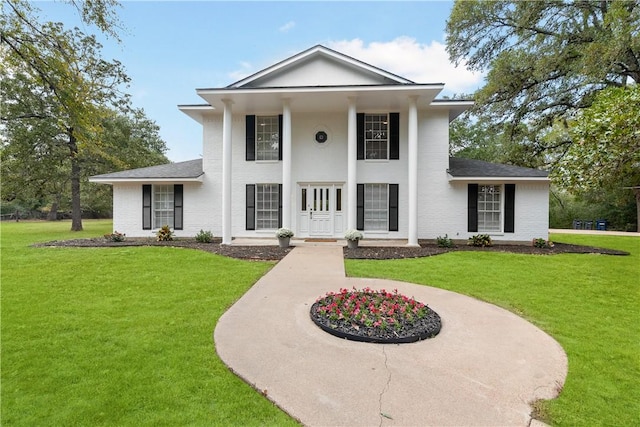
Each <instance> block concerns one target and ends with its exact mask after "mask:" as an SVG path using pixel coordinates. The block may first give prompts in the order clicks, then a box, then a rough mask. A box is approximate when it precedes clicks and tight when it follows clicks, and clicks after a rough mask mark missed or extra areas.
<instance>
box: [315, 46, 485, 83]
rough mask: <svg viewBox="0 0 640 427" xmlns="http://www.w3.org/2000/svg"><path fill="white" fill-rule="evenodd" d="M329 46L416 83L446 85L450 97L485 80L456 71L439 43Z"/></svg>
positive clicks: (460, 68) (466, 71)
mask: <svg viewBox="0 0 640 427" xmlns="http://www.w3.org/2000/svg"><path fill="white" fill-rule="evenodd" d="M327 46H328V47H329V48H331V49H334V50H336V51H338V52H341V53H344V54H346V55H349V56H351V57H353V58H355V59H358V60H360V61H363V62H366V63H367V64H371V65H374V66H376V67H378V68H382V69H383V70H386V71H389V72H392V73H394V74H397V75H399V76H401V77H404V78H407V79H409V80H412V81H414V82H416V83H444V84H445V89H444V91H445V92H446V93H447V94H454V93H470V92H473V91H475V90H476V89H477V88H478V87H479V86H480V85H481V83H482V79H483V77H484V75H483V74H482V73H478V72H472V71H469V70H467V69H466V67H465V66H464V64H460V65H459V66H458V67H456V66H455V65H454V64H452V63H451V62H449V55H448V54H447V52H446V47H445V45H444V44H442V43H440V42H437V41H432V42H431V43H430V44H422V43H418V42H417V41H416V40H415V39H414V38H411V37H405V36H402V37H398V38H396V39H394V40H392V41H389V42H371V43H369V44H368V45H366V44H365V43H364V42H363V41H362V40H360V39H353V40H341V41H332V42H329V43H328V44H327Z"/></svg>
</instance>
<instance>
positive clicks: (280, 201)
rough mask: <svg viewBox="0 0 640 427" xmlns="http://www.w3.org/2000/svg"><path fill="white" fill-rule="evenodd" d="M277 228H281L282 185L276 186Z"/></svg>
mask: <svg viewBox="0 0 640 427" xmlns="http://www.w3.org/2000/svg"><path fill="white" fill-rule="evenodd" d="M278 228H282V184H278Z"/></svg>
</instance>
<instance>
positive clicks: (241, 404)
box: [0, 220, 298, 427]
mask: <svg viewBox="0 0 640 427" xmlns="http://www.w3.org/2000/svg"><path fill="white" fill-rule="evenodd" d="M84 225H85V231H82V232H74V233H70V232H69V231H68V230H69V226H70V221H60V222H40V221H29V222H20V223H15V222H12V223H6V222H4V223H2V224H0V227H1V229H2V233H1V234H0V238H1V239H2V242H1V244H0V246H1V247H2V258H1V259H0V262H1V263H2V265H1V268H0V274H1V279H2V301H1V304H2V307H1V310H2V322H1V324H0V327H1V328H2V354H1V357H2V370H1V371H0V375H1V376H2V377H1V382H2V389H1V393H2V395H1V397H2V399H0V403H1V405H2V407H1V412H2V425H3V426H4V425H7V426H14V427H22V426H24V427H26V426H36V425H44V424H46V425H52V426H54V425H55V426H72V425H103V426H116V425H117V426H140V425H147V426H149V425H173V426H182V425H208V426H236V425H243V426H245V425H246V426H285V425H290V426H295V425H298V424H297V423H296V422H295V421H294V420H292V419H291V418H290V417H289V416H288V415H286V414H285V413H284V412H282V411H281V410H280V409H278V408H277V407H276V406H275V405H274V404H273V403H271V402H270V401H269V400H268V399H266V398H265V397H264V396H263V395H262V394H261V393H259V392H257V391H255V390H254V389H253V388H252V387H251V386H249V385H247V384H246V383H245V382H244V381H242V380H241V379H240V378H238V377H237V376H236V375H234V374H233V372H231V371H229V369H228V368H227V367H226V366H225V364H224V363H223V362H222V361H221V360H220V358H219V357H218V355H217V354H216V352H215V351H214V347H213V346H214V343H213V342H212V333H213V330H214V328H215V325H216V323H217V321H218V319H219V318H220V316H221V315H222V314H223V313H224V312H225V311H226V310H227V309H228V307H229V306H231V305H232V304H233V303H234V302H235V301H237V300H238V299H239V298H240V297H241V296H242V295H243V294H244V293H245V292H246V291H247V290H249V289H250V288H251V286H252V285H253V284H254V283H255V282H256V280H258V278H259V277H260V276H262V275H263V274H264V273H266V272H267V271H268V270H269V269H270V268H271V267H272V265H273V263H268V262H262V261H251V262H247V261H240V260H236V259H232V258H226V257H222V256H218V255H213V254H210V253H207V252H203V251H194V250H184V249H177V248H170V247H124V246H122V247H113V248H103V249H92V250H83V249H78V248H58V249H57V250H50V249H47V248H34V247H31V245H32V244H33V243H35V242H39V241H51V240H65V239H75V238H88V237H101V236H102V235H103V234H105V233H109V232H110V231H112V230H113V226H112V224H111V221H104V220H100V221H94V220H86V221H84ZM212 271H213V272H215V274H211V272H212ZM43 272H46V279H44V278H43ZM169 278H170V280H168V279H169ZM160 355H161V356H160Z"/></svg>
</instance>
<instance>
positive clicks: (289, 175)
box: [183, 84, 442, 246]
mask: <svg viewBox="0 0 640 427" xmlns="http://www.w3.org/2000/svg"><path fill="white" fill-rule="evenodd" d="M441 89H442V85H415V84H412V85H409V84H403V85H389V86H387V87H382V88H381V87H350V86H349V87H347V86H345V87H333V88H322V91H320V90H319V89H318V88H313V87H300V88H287V89H276V88H269V89H265V88H253V89H246V90H239V89H235V88H234V89H227V88H225V89H201V90H199V91H198V94H199V95H200V96H202V97H203V98H204V99H205V100H206V101H207V102H208V103H209V104H210V105H211V108H212V110H213V111H212V112H215V110H216V109H220V110H222V112H223V114H222V128H223V132H222V134H223V141H222V146H223V156H222V159H223V161H222V177H223V185H222V197H221V204H222V212H223V221H222V225H223V230H222V238H223V244H230V243H231V238H232V231H231V230H232V214H231V204H232V194H231V192H232V190H231V189H232V185H231V181H232V177H233V170H232V168H233V163H232V161H231V154H230V153H231V152H232V148H231V146H232V140H233V139H234V138H243V137H244V136H243V135H234V134H233V131H232V129H233V122H234V117H238V116H240V117H243V116H244V115H246V114H256V113H258V114H259V113H261V112H265V113H266V114H274V113H277V114H278V115H280V116H281V117H282V119H281V123H282V124H281V125H282V128H281V129H280V132H281V133H282V135H281V151H282V153H281V158H282V160H281V161H279V163H280V167H281V185H282V221H281V225H282V227H287V228H292V229H294V231H297V230H296V227H294V221H293V218H294V216H295V215H296V213H297V209H296V206H297V205H296V202H297V201H298V196H297V191H296V189H295V187H296V185H297V184H296V183H297V180H298V177H296V176H294V174H293V172H292V153H293V151H294V150H296V149H298V144H299V143H297V142H296V141H293V137H292V135H293V127H294V126H295V122H294V120H295V119H294V118H293V116H294V115H295V114H297V113H303V114H304V113H306V114H308V113H315V114H317V115H318V116H319V117H320V116H321V115H322V114H324V113H326V112H336V111H340V112H342V113H341V114H342V115H343V117H344V121H346V123H347V126H346V128H347V133H346V135H345V136H346V141H344V140H341V141H330V142H331V143H336V144H345V145H346V151H345V154H346V157H347V173H346V183H345V193H346V194H345V196H346V203H345V208H346V209H345V212H344V218H345V219H346V223H345V227H346V228H345V229H355V228H359V227H358V224H357V210H358V207H357V184H358V164H359V162H360V161H362V160H364V161H365V162H367V161H368V160H367V159H361V160H360V161H359V160H358V130H357V129H358V118H357V114H358V113H359V112H363V111H373V112H388V111H398V112H399V114H402V115H405V114H406V115H407V117H408V121H407V125H406V126H405V127H404V128H401V129H398V132H399V133H400V134H402V135H406V138H407V141H408V144H407V146H408V150H407V151H406V154H405V152H403V153H402V157H404V158H403V159H398V161H401V162H403V163H405V162H407V167H406V174H407V176H406V181H407V183H408V189H407V191H408V202H409V205H408V209H405V215H407V222H408V234H407V236H406V237H407V238H408V244H409V245H410V246H416V245H417V244H418V232H417V230H418V227H417V219H418V212H417V209H418V204H417V185H418V168H417V159H418V150H419V139H418V138H419V132H418V110H419V108H420V107H422V108H423V109H428V108H429V105H430V103H431V101H432V100H433V98H434V97H435V96H436V94H437V93H438V92H439V91H440V90H441ZM381 91H384V94H382V96H381ZM183 111H185V109H183ZM185 112H187V111H185ZM332 137H333V138H339V139H342V138H343V137H342V136H340V135H332ZM385 161H387V162H389V161H392V160H390V159H376V160H375V162H376V163H379V164H382V163H384V162H385ZM335 181H339V179H336V180H335ZM334 234H336V237H341V234H342V233H339V234H338V233H334Z"/></svg>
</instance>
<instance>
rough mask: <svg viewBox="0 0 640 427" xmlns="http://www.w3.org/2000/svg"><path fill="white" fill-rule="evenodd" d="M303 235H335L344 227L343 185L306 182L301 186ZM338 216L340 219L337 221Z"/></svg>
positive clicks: (300, 230)
mask: <svg viewBox="0 0 640 427" xmlns="http://www.w3.org/2000/svg"><path fill="white" fill-rule="evenodd" d="M298 191H299V193H298V194H299V196H300V199H299V200H300V205H299V206H300V211H299V219H300V221H299V230H298V231H299V232H300V234H301V235H308V236H311V237H313V236H316V237H326V236H333V235H334V233H335V228H336V226H338V227H339V228H341V227H342V225H341V224H342V221H341V219H342V212H341V211H342V200H341V199H342V185H336V184H322V185H320V184H304V185H300V187H299V190H298ZM336 218H337V219H339V220H340V221H338V222H336Z"/></svg>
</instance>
